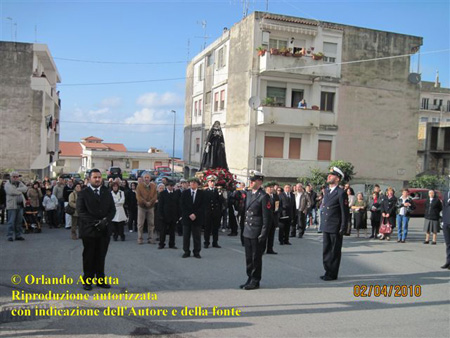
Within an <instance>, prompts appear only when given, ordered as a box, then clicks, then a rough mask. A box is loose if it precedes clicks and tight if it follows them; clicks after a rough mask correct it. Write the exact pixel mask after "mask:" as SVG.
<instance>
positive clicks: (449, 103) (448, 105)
mask: <svg viewBox="0 0 450 338" xmlns="http://www.w3.org/2000/svg"><path fill="white" fill-rule="evenodd" d="M447 111H448V112H450V100H447Z"/></svg>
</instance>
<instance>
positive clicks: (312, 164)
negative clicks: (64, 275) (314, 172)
mask: <svg viewBox="0 0 450 338" xmlns="http://www.w3.org/2000/svg"><path fill="white" fill-rule="evenodd" d="M329 166H330V162H329V161H317V160H292V159H283V158H269V157H263V158H261V172H262V173H263V174H264V175H265V176H270V177H300V176H309V175H310V173H311V169H312V168H318V169H320V170H321V171H323V172H327V171H328V168H329Z"/></svg>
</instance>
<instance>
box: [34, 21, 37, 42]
mask: <svg viewBox="0 0 450 338" xmlns="http://www.w3.org/2000/svg"><path fill="white" fill-rule="evenodd" d="M34 42H35V43H37V25H34Z"/></svg>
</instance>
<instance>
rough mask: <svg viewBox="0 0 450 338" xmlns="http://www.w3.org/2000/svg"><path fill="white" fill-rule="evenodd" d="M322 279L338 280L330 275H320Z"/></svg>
mask: <svg viewBox="0 0 450 338" xmlns="http://www.w3.org/2000/svg"><path fill="white" fill-rule="evenodd" d="M320 279H321V280H324V281H330V280H336V279H337V278H333V277H330V276H320Z"/></svg>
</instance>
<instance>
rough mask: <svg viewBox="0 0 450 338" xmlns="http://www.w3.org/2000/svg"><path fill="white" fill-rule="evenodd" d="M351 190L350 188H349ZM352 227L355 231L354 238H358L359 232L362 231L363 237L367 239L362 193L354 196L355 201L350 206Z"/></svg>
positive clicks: (365, 209)
mask: <svg viewBox="0 0 450 338" xmlns="http://www.w3.org/2000/svg"><path fill="white" fill-rule="evenodd" d="M350 189H351V188H350ZM352 211H353V217H354V227H355V229H356V237H359V230H360V229H364V234H365V237H367V203H366V201H364V195H363V193H362V192H358V194H357V195H356V201H355V203H354V204H353V206H352Z"/></svg>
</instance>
